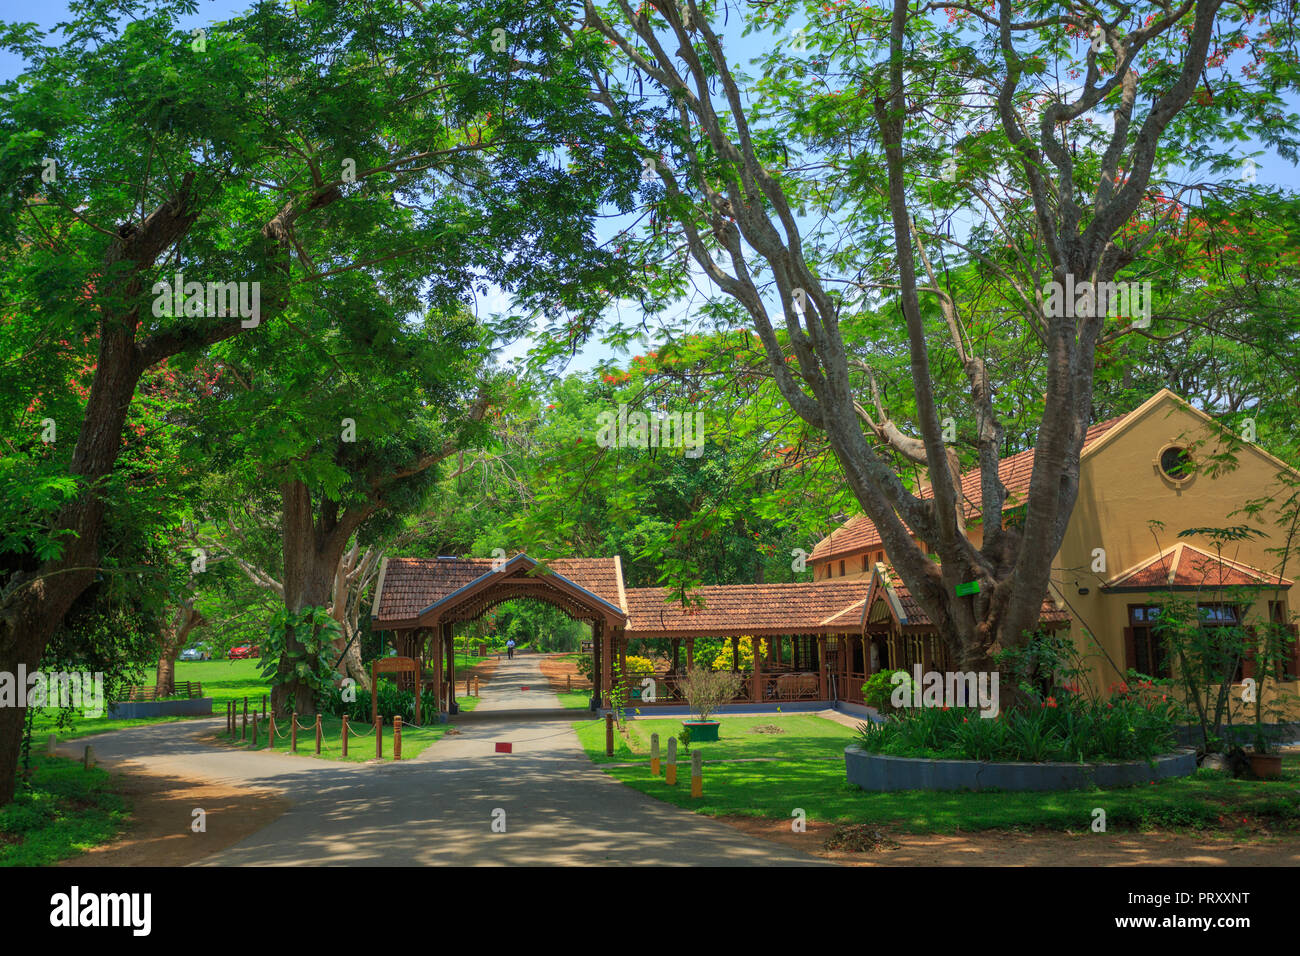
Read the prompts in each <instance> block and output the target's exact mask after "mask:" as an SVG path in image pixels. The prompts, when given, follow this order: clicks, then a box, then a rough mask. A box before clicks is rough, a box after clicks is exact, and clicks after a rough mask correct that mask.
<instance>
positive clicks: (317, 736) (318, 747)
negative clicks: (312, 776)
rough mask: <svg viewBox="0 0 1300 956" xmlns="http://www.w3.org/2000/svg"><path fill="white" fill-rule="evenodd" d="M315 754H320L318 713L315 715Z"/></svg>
mask: <svg viewBox="0 0 1300 956" xmlns="http://www.w3.org/2000/svg"><path fill="white" fill-rule="evenodd" d="M316 756H318V757H319V756H320V714H317V715H316Z"/></svg>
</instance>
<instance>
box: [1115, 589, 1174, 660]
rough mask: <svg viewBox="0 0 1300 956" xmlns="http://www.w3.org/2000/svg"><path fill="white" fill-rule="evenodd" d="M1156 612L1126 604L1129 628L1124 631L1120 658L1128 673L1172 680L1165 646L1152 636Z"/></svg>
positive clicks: (1151, 607)
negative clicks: (1122, 653) (1125, 664)
mask: <svg viewBox="0 0 1300 956" xmlns="http://www.w3.org/2000/svg"><path fill="white" fill-rule="evenodd" d="M1159 619H1160V608H1158V607H1154V606H1151V605H1146V604H1130V605H1129V608H1128V623H1129V626H1128V627H1126V628H1124V657H1125V660H1126V663H1127V667H1128V669H1129V670H1135V671H1137V672H1138V673H1141V674H1148V675H1150V676H1151V677H1172V676H1173V672H1172V671H1171V670H1170V668H1169V655H1168V652H1167V650H1166V648H1165V642H1164V641H1162V640H1160V638H1159V637H1157V636H1156V633H1155V631H1156V625H1157V623H1158V622H1159Z"/></svg>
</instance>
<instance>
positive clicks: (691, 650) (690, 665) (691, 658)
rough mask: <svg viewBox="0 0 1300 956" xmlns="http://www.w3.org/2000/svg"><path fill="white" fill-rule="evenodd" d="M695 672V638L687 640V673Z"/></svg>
mask: <svg viewBox="0 0 1300 956" xmlns="http://www.w3.org/2000/svg"><path fill="white" fill-rule="evenodd" d="M693 670H695V638H693V637H688V638H687V639H686V672H687V673H688V674H689V673H690V672H691V671H693Z"/></svg>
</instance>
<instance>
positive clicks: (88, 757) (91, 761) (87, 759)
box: [81, 744, 95, 770]
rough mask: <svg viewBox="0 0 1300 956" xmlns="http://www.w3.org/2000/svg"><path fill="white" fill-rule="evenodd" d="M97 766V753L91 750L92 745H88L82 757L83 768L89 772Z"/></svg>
mask: <svg viewBox="0 0 1300 956" xmlns="http://www.w3.org/2000/svg"><path fill="white" fill-rule="evenodd" d="M93 766H95V751H94V750H92V749H91V746H90V744H86V751H85V753H83V754H82V755H81V768H82V769H83V770H89V769H90V768H91V767H93Z"/></svg>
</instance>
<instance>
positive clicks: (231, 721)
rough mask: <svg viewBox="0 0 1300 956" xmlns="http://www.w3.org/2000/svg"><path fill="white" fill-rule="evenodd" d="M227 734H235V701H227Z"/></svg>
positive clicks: (231, 735)
mask: <svg viewBox="0 0 1300 956" xmlns="http://www.w3.org/2000/svg"><path fill="white" fill-rule="evenodd" d="M226 736H227V737H233V736H235V702H234V701H233V700H228V701H226Z"/></svg>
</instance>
